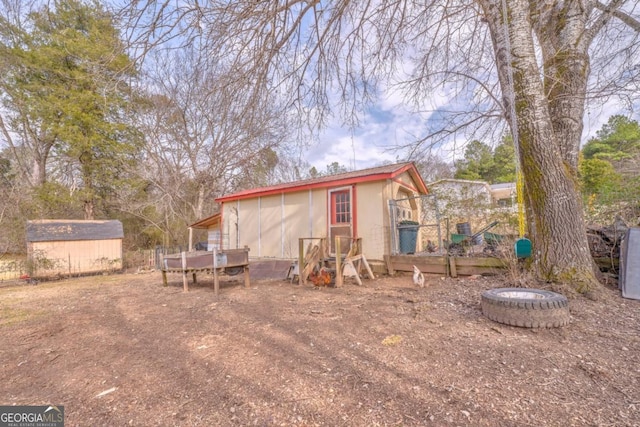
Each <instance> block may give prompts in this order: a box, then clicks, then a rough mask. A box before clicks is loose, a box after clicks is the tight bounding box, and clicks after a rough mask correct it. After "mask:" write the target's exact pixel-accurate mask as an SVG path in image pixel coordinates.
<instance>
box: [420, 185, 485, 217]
mask: <svg viewBox="0 0 640 427" xmlns="http://www.w3.org/2000/svg"><path fill="white" fill-rule="evenodd" d="M429 189H430V191H431V194H435V195H436V197H437V198H438V204H439V207H440V210H441V211H443V212H447V213H448V214H449V215H450V216H451V215H453V216H455V215H462V216H464V215H465V214H466V212H467V211H468V210H469V208H473V209H477V208H479V207H490V206H491V205H492V203H493V198H492V195H491V187H490V186H489V184H487V183H486V182H485V181H472V180H468V179H450V178H447V179H441V180H438V181H435V182H432V183H430V184H429Z"/></svg>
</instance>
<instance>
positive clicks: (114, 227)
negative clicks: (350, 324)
mask: <svg viewBox="0 0 640 427" xmlns="http://www.w3.org/2000/svg"><path fill="white" fill-rule="evenodd" d="M123 237H124V231H123V229H122V223H121V222H120V221H118V220H73V219H40V220H35V221H27V241H28V242H53V241H70V240H107V239H122V238H123Z"/></svg>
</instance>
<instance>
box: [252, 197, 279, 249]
mask: <svg viewBox="0 0 640 427" xmlns="http://www.w3.org/2000/svg"><path fill="white" fill-rule="evenodd" d="M255 215H256V216H258V217H259V218H258V219H259V221H260V235H259V237H258V243H259V244H257V245H256V246H255V249H254V247H251V246H250V248H251V252H254V251H255V252H257V253H254V254H253V255H254V256H259V257H277V256H280V253H281V252H282V249H281V248H282V195H280V194H278V195H274V196H268V197H261V198H260V211H258V210H256V212H255ZM252 240H254V239H252ZM253 244H254V245H255V244H256V242H253ZM251 252H250V253H251Z"/></svg>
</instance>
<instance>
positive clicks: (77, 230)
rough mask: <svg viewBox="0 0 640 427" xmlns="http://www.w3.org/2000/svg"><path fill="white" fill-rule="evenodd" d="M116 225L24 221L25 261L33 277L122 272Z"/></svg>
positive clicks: (119, 234)
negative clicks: (25, 231)
mask: <svg viewBox="0 0 640 427" xmlns="http://www.w3.org/2000/svg"><path fill="white" fill-rule="evenodd" d="M123 238H124V232H123V228H122V223H121V222H120V221H115V220H109V221H106V220H105V221H99V220H98V221H87V220H58V219H53V220H51V219H49V220H47V219H45V220H36V221H27V261H28V264H29V270H30V274H31V276H33V277H49V276H56V275H76V274H77V275H81V274H87V273H97V272H103V271H116V270H121V269H122V239H123Z"/></svg>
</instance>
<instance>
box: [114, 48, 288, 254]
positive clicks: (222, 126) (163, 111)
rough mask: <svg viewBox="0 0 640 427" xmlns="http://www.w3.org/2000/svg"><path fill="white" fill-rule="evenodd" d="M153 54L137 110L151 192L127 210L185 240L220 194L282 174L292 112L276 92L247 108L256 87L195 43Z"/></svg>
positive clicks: (141, 173)
mask: <svg viewBox="0 0 640 427" xmlns="http://www.w3.org/2000/svg"><path fill="white" fill-rule="evenodd" d="M150 59H152V60H153V66H148V67H147V70H146V78H147V81H148V82H149V84H148V89H147V90H146V91H145V92H146V93H145V95H144V99H143V100H142V101H141V103H140V104H139V106H138V114H137V116H136V124H137V126H138V128H139V129H140V130H141V131H142V132H143V134H144V135H145V138H144V140H145V144H144V150H143V159H144V161H143V162H141V163H140V164H139V165H138V166H137V168H136V170H135V173H136V174H137V176H138V177H139V178H140V179H141V180H142V181H143V182H146V183H147V184H148V190H147V191H145V194H146V195H147V196H148V197H140V198H135V203H130V204H129V205H128V206H127V207H126V208H125V209H126V210H127V212H130V213H131V214H135V215H139V216H140V217H141V218H145V219H146V220H147V221H149V222H150V223H153V224H155V226H156V227H157V228H158V229H160V230H161V231H162V232H163V233H165V234H166V235H167V236H168V237H169V240H171V241H174V240H175V241H184V240H186V239H185V238H184V233H185V231H186V230H187V227H186V225H188V224H190V223H192V222H194V221H195V220H197V219H200V218H203V217H204V216H208V215H210V214H211V213H214V212H215V204H214V199H215V197H217V196H219V195H222V194H225V193H228V192H233V191H238V190H243V189H246V188H251V187H259V186H265V185H268V184H271V183H273V182H274V181H277V179H278V177H277V176H276V175H277V173H276V170H277V166H278V163H279V162H280V161H281V160H282V159H283V158H284V157H285V155H284V154H283V153H282V152H283V151H284V149H283V146H285V144H284V136H285V135H286V133H285V132H286V130H287V117H286V115H285V114H283V113H282V111H281V110H280V107H279V105H278V103H276V102H274V101H273V100H269V99H264V100H262V101H260V102H259V103H260V111H261V113H260V114H259V115H252V114H247V113H246V110H245V108H244V107H243V104H244V103H245V102H246V97H247V96H248V95H247V91H248V90H249V89H250V86H246V87H244V88H237V87H235V86H233V85H231V84H229V78H230V76H229V75H228V73H227V72H226V67H227V65H226V64H224V63H221V62H219V61H215V60H212V59H211V58H205V57H202V56H199V55H198V51H197V50H196V49H194V48H185V49H181V50H170V51H166V52H154V53H153V55H152V56H151V58H150ZM256 102H258V101H256Z"/></svg>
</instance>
